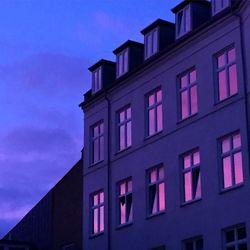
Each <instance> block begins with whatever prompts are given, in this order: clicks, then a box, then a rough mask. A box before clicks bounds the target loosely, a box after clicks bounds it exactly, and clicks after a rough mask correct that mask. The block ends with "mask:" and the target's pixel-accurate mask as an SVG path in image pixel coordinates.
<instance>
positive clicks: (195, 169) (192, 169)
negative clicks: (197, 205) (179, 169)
mask: <svg viewBox="0 0 250 250" xmlns="http://www.w3.org/2000/svg"><path fill="white" fill-rule="evenodd" d="M183 190H184V192H183V195H184V202H190V201H193V200H197V199H200V198H201V172H200V151H199V150H195V151H192V152H190V153H187V154H184V155H183Z"/></svg>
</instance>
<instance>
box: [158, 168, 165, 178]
mask: <svg viewBox="0 0 250 250" xmlns="http://www.w3.org/2000/svg"><path fill="white" fill-rule="evenodd" d="M158 171H159V178H158V179H159V180H162V179H164V169H163V167H160V168H159V170H158Z"/></svg>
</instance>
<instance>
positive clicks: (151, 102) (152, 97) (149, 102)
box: [148, 94, 155, 107]
mask: <svg viewBox="0 0 250 250" xmlns="http://www.w3.org/2000/svg"><path fill="white" fill-rule="evenodd" d="M154 103H155V94H152V95H150V96H149V97H148V106H149V107H150V106H152V105H154Z"/></svg>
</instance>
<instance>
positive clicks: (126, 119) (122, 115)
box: [118, 106, 132, 151]
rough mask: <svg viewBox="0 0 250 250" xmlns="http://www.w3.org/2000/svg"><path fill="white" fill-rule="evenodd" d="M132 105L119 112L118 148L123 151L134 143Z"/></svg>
mask: <svg viewBox="0 0 250 250" xmlns="http://www.w3.org/2000/svg"><path fill="white" fill-rule="evenodd" d="M131 125H132V124H131V107H130V106H128V107H126V108H123V109H122V110H120V111H119V112H118V150H119V151H122V150H124V149H126V148H128V147H130V146H131V144H132V126H131Z"/></svg>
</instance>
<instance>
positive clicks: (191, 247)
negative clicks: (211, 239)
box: [183, 237, 203, 250]
mask: <svg viewBox="0 0 250 250" xmlns="http://www.w3.org/2000/svg"><path fill="white" fill-rule="evenodd" d="M183 245H184V250H203V238H202V237H196V238H192V239H189V240H185V241H184V244H183Z"/></svg>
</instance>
